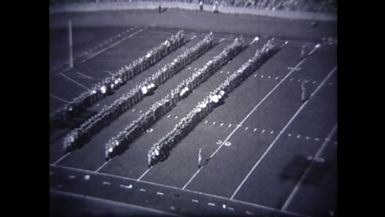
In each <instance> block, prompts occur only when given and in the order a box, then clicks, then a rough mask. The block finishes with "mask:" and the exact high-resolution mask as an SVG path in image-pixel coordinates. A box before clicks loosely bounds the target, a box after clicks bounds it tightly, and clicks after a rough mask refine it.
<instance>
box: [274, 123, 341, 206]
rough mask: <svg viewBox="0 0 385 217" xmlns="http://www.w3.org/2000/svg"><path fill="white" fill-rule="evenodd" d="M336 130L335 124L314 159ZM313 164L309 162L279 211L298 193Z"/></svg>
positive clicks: (318, 155)
mask: <svg viewBox="0 0 385 217" xmlns="http://www.w3.org/2000/svg"><path fill="white" fill-rule="evenodd" d="M336 130H337V124H335V125H334V127H333V129H332V130H331V131H330V133H329V135H328V136H327V138H328V139H326V140H325V141H324V142H323V144H322V145H321V147H320V148H319V149H318V151H317V153H316V154H315V156H314V158H317V157H320V156H321V154H322V151H323V150H324V148H325V147H326V145H327V144H328V143H329V141H330V139H331V137H332V136H333V134H334V133H335V132H336ZM313 164H314V161H312V162H311V164H310V165H309V166H308V167H307V169H306V171H305V172H304V173H303V175H302V177H301V179H300V180H299V181H298V183H297V185H296V186H295V187H294V189H293V191H292V192H291V193H290V195H289V197H288V198H287V199H286V201H285V203H284V204H283V206H282V208H281V210H283V211H284V210H286V209H287V208H288V207H289V205H290V203H291V201H292V200H293V199H294V197H295V195H297V193H298V191H299V188H300V187H301V185H302V183H303V181H304V180H305V178H306V176H307V175H308V174H309V172H310V170H311V168H312V166H313Z"/></svg>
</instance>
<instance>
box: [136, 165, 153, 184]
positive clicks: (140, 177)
mask: <svg viewBox="0 0 385 217" xmlns="http://www.w3.org/2000/svg"><path fill="white" fill-rule="evenodd" d="M150 169H151V168H148V169H147V170H146V171H145V172H144V173H143V174H142V175H141V176H139V178H138V179H137V180H136V181H140V180H141V179H142V178H143V177H144V176H145V175H146V174H147V173H148V172H149V171H150Z"/></svg>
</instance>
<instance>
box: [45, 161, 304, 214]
mask: <svg viewBox="0 0 385 217" xmlns="http://www.w3.org/2000/svg"><path fill="white" fill-rule="evenodd" d="M50 166H52V167H58V168H63V169H68V170H73V171H78V172H83V173H92V174H95V175H102V176H107V177H112V178H118V179H123V180H128V181H135V182H140V183H146V184H149V185H155V186H159V187H164V188H169V189H174V190H181V191H186V192H190V193H193V194H198V195H203V196H207V197H213V198H217V199H223V200H230V199H229V198H227V197H223V196H219V195H215V194H209V193H204V192H199V191H194V190H189V189H181V188H179V187H175V186H171V185H165V184H160V183H155V182H150V181H145V180H140V181H137V179H133V178H129V177H125V176H119V175H113V174H109V173H104V172H95V171H91V170H86V169H80V168H74V167H68V166H63V165H52V164H51V165H50ZM231 201H232V202H235V203H239V204H243V205H248V206H253V207H256V208H260V209H264V210H269V211H275V212H279V213H285V214H291V215H296V216H299V217H300V216H302V217H308V216H306V215H303V214H298V213H293V212H289V211H281V210H279V209H276V208H273V207H268V206H264V205H260V204H256V203H250V202H246V201H241V200H236V199H233V200H231Z"/></svg>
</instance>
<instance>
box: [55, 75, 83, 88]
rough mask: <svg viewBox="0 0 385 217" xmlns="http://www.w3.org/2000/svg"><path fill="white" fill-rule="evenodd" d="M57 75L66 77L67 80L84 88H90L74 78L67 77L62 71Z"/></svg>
mask: <svg viewBox="0 0 385 217" xmlns="http://www.w3.org/2000/svg"><path fill="white" fill-rule="evenodd" d="M59 75H61V76H63V77H64V78H67V79H68V80H69V81H72V82H73V83H75V84H77V85H79V86H80V87H82V88H84V89H86V90H90V89H89V88H88V87H87V86H85V85H84V84H82V83H79V82H77V81H75V80H74V79H72V78H70V77H68V76H67V75H65V74H63V73H59Z"/></svg>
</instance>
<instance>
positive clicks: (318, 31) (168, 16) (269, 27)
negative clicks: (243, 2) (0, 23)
mask: <svg viewBox="0 0 385 217" xmlns="http://www.w3.org/2000/svg"><path fill="white" fill-rule="evenodd" d="M95 7H100V6H95ZM69 19H71V20H72V25H73V26H74V27H95V26H151V27H166V28H179V29H191V30H194V31H198V32H199V31H203V32H214V33H215V32H225V33H235V34H246V35H259V36H267V37H268V36H275V37H281V38H287V39H291V40H311V41H318V40H321V38H323V37H336V36H337V28H336V27H337V22H336V21H318V23H317V25H316V26H312V23H313V22H314V20H306V19H305V20H302V19H287V18H278V17H271V16H255V15H247V14H227V13H218V14H215V13H212V12H209V11H198V10H185V9H177V8H169V9H167V10H166V11H164V12H162V13H158V10H156V9H135V10H133V9H129V10H128V9H124V10H123V9H120V10H88V11H87V10H82V11H80V10H78V11H76V10H64V9H63V10H61V11H55V12H53V11H52V10H51V13H50V28H51V29H56V28H66V27H67V25H68V20H69ZM313 24H314V23H313Z"/></svg>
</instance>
